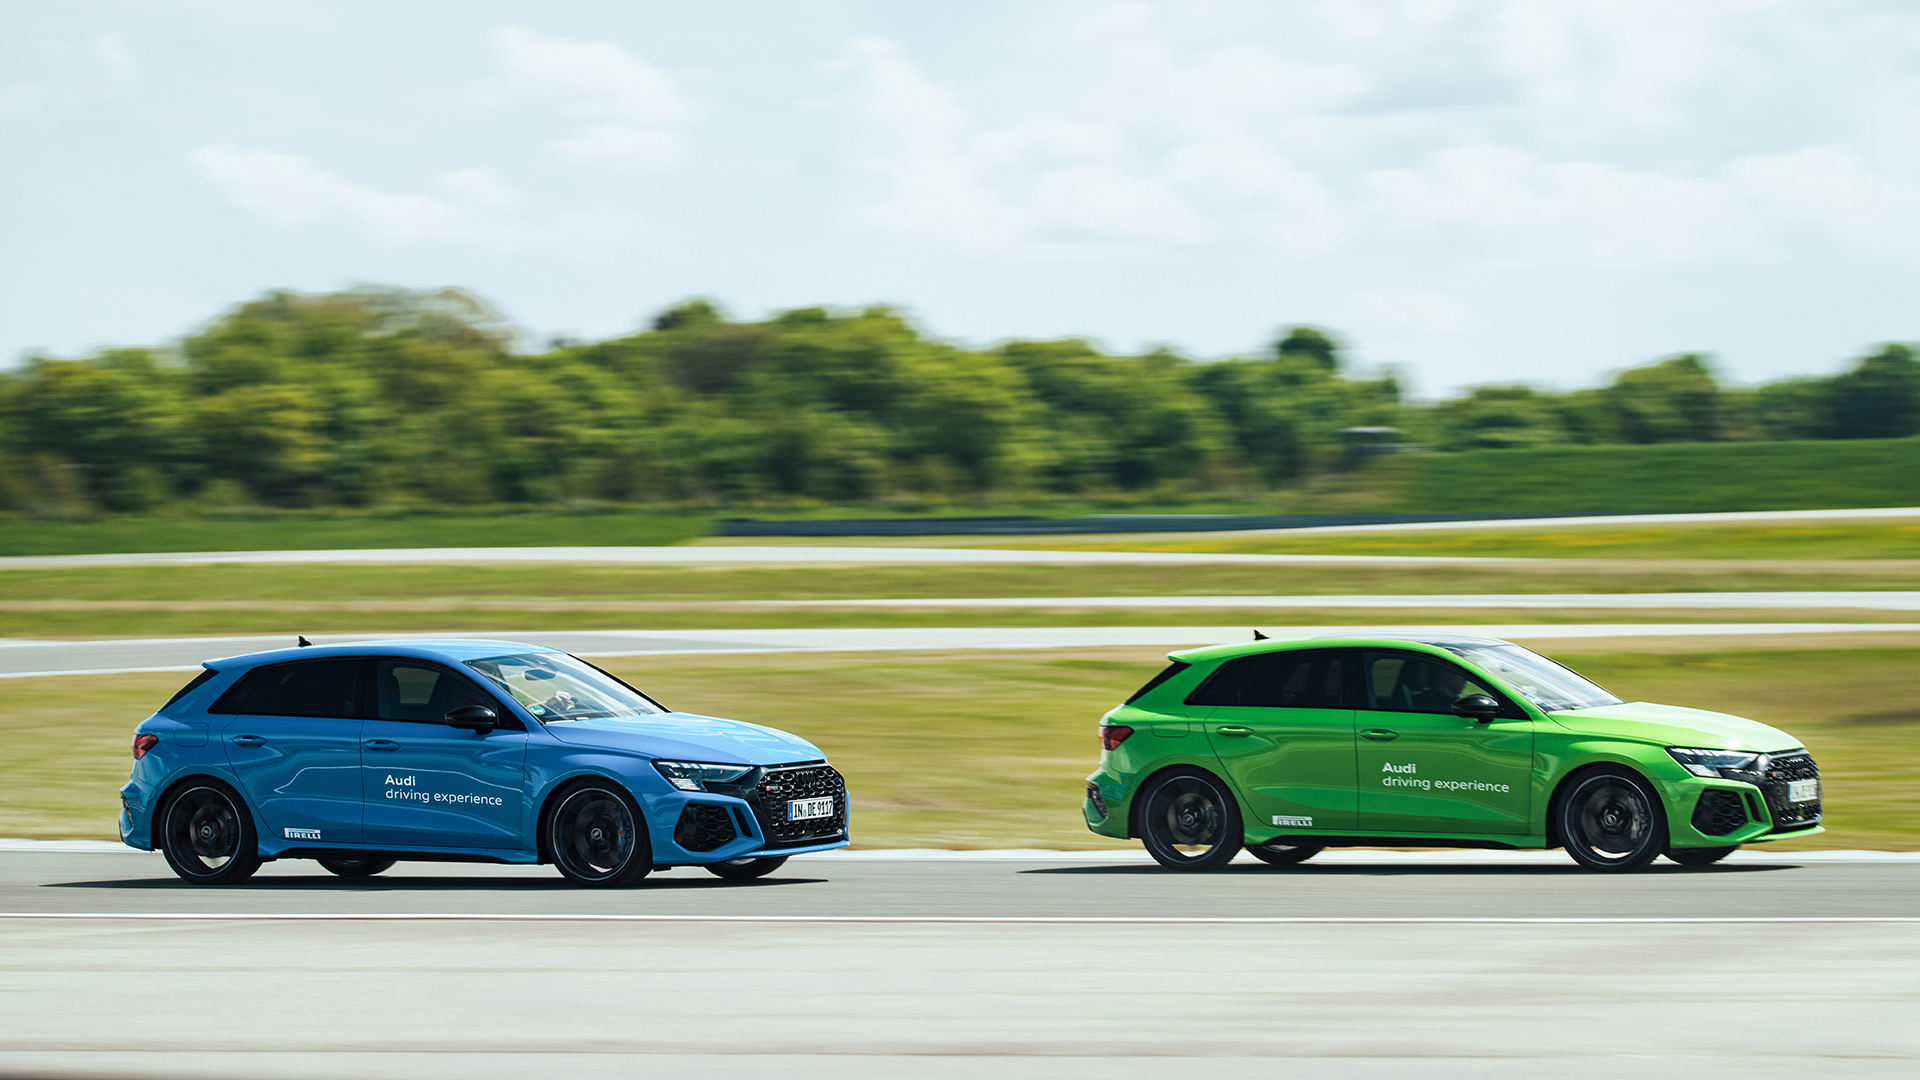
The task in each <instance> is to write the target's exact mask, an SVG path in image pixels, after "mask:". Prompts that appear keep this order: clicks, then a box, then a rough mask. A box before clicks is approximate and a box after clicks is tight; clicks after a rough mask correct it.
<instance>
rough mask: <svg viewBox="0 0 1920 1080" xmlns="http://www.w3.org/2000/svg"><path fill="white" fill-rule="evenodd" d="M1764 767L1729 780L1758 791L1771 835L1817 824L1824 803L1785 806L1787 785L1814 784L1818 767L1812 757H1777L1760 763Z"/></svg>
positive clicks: (1800, 752) (1801, 753)
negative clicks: (1765, 809)
mask: <svg viewBox="0 0 1920 1080" xmlns="http://www.w3.org/2000/svg"><path fill="white" fill-rule="evenodd" d="M1761 760H1762V761H1764V762H1765V763H1766V765H1765V767H1764V768H1762V769H1761V770H1760V771H1759V772H1750V773H1733V774H1723V775H1729V776H1730V777H1731V778H1732V779H1736V780H1745V781H1746V782H1747V783H1749V784H1752V785H1754V786H1755V787H1757V788H1759V789H1760V794H1761V797H1762V798H1764V799H1765V800H1766V802H1767V813H1768V814H1769V815H1770V816H1771V817H1772V818H1773V831H1774V832H1792V831H1793V830H1795V829H1805V828H1807V827H1809V826H1812V825H1818V824H1819V823H1820V808H1821V805H1822V803H1823V802H1824V801H1825V800H1824V799H1815V800H1814V801H1812V802H1803V803H1796V802H1788V801H1787V785H1788V784H1789V783H1792V782H1793V781H1795V780H1818V779H1819V778H1820V766H1818V765H1815V764H1814V762H1813V756H1812V755H1810V754H1808V753H1806V752H1805V751H1798V752H1795V753H1792V754H1780V755H1777V756H1772V757H1764V758H1762V759H1761Z"/></svg>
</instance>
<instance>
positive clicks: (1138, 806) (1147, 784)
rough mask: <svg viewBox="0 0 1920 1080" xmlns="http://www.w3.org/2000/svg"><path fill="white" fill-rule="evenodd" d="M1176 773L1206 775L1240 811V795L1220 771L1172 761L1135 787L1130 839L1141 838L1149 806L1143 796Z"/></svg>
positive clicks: (1130, 808)
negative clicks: (1145, 814)
mask: <svg viewBox="0 0 1920 1080" xmlns="http://www.w3.org/2000/svg"><path fill="white" fill-rule="evenodd" d="M1176 772H1197V773H1201V774H1204V775H1205V776H1207V777H1208V778H1210V779H1211V780H1213V782H1214V783H1217V784H1219V785H1220V788H1221V790H1223V791H1225V792H1226V793H1227V797H1228V798H1230V799H1232V800H1233V801H1234V805H1235V808H1236V809H1239V803H1240V793H1239V792H1238V791H1235V790H1234V787H1233V785H1232V784H1231V783H1229V782H1228V781H1227V778H1226V777H1224V776H1222V775H1220V773H1219V771H1218V770H1215V769H1210V768H1208V767H1206V766H1205V765H1199V764H1195V763H1193V762H1190V761H1170V762H1167V763H1166V764H1165V765H1162V766H1160V767H1159V768H1157V769H1155V770H1153V771H1152V772H1150V773H1148V774H1147V776H1146V778H1145V779H1143V780H1141V781H1140V783H1139V784H1138V785H1137V786H1135V787H1134V789H1133V797H1132V798H1130V799H1128V800H1127V836H1128V838H1129V839H1135V840H1137V839H1139V838H1140V827H1141V826H1140V815H1141V814H1142V813H1144V812H1145V811H1146V806H1147V800H1146V799H1145V798H1144V797H1143V796H1145V795H1146V793H1147V792H1149V791H1151V790H1153V785H1155V784H1157V783H1159V782H1160V778H1161V777H1163V776H1166V775H1167V774H1168V773H1176ZM1245 816H1246V814H1245V811H1244V810H1242V812H1241V817H1242V818H1245Z"/></svg>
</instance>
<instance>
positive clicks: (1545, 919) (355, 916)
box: [0, 911, 1920, 926]
mask: <svg viewBox="0 0 1920 1080" xmlns="http://www.w3.org/2000/svg"><path fill="white" fill-rule="evenodd" d="M0 919H60V920H72V919H82V920H109V921H114V922H636V923H649V922H653V923H703V922H711V923H885V924H899V923H927V924H951V925H961V926H966V925H992V926H997V925H1004V924H1015V923H1032V924H1038V925H1043V926H1079V925H1086V926H1111V925H1127V926H1138V925H1147V926H1191V925H1212V924H1219V925H1227V926H1246V925H1263V926H1264V925H1302V926H1306V925H1336V926H1337V925H1359V926H1378V925H1406V926H1664V925H1678V926H1749V925H1776V924H1783V923H1792V924H1799V923H1807V924H1829V923H1830V924H1853V923H1862V924H1880V923H1887V924H1904V923H1920V916H1908V915H1752V916H1746V915H1727V916H1715V915H1676V916H1670V917H1669V916H1660V915H1621V916H1612V915H1594V916H1578V915H1543V916H1538V917H1531V916H1524V915H1499V916H1492V915H1482V916H1464V915H1463V916H1446V915H1419V916H1393V915H1377V916H1376V915H1326V916H1315V915H1139V916H1128V915H630V914H629V915H613V914H608V915H598V914H564V915H559V914H553V913H549V912H542V913H536V914H518V915H516V914H494V915H489V914H483V913H475V912H464V911H463V912H405V911H381V912H287V913H281V914H271V913H266V912H159V911H140V912H123V911H108V912H81V911H0Z"/></svg>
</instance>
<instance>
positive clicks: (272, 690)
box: [207, 658, 364, 844]
mask: <svg viewBox="0 0 1920 1080" xmlns="http://www.w3.org/2000/svg"><path fill="white" fill-rule="evenodd" d="M363 663H364V662H363V661H361V660H357V659H351V658H348V659H339V658H329V659H320V660H295V661H291V662H289V663H284V664H267V665H263V666H261V667H257V668H254V669H253V670H252V671H249V672H247V673H246V674H245V675H242V676H241V677H240V680H239V681H238V682H236V683H234V684H233V686H232V687H231V688H229V689H228V690H227V692H226V693H224V694H222V695H220V699H219V700H218V701H215V702H214V703H213V705H212V707H211V708H209V709H208V710H207V711H208V712H209V713H212V714H215V715H224V716H227V717H229V718H230V719H229V720H228V722H227V724H226V728H225V731H224V732H223V740H224V741H225V743H226V747H227V761H228V762H229V763H230V764H231V765H232V766H233V771H234V774H235V775H236V776H237V777H238V778H239V780H240V789H241V791H242V792H244V793H245V794H246V797H247V801H248V802H250V803H251V804H253V807H254V809H255V811H256V812H257V813H258V814H259V815H260V827H261V831H262V835H263V836H271V837H273V838H275V839H278V840H292V841H307V842H312V843H320V844H335V843H339V844H356V843H359V842H360V838H361V836H362V829H361V822H360V726H361V720H360V715H361V708H360V700H359V697H360V684H361V671H362V665H363Z"/></svg>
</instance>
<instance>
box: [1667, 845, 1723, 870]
mask: <svg viewBox="0 0 1920 1080" xmlns="http://www.w3.org/2000/svg"><path fill="white" fill-rule="evenodd" d="M1739 850H1740V845H1739V844H1728V845H1727V846H1726V847H1678V848H1673V849H1672V850H1670V851H1668V852H1667V858H1669V859H1672V860H1673V861H1674V862H1677V863H1679V864H1680V865H1681V866H1712V865H1713V864H1714V863H1717V862H1719V861H1720V860H1721V859H1724V858H1726V857H1727V856H1729V855H1731V854H1733V853H1734V852H1736V851H1739Z"/></svg>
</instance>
